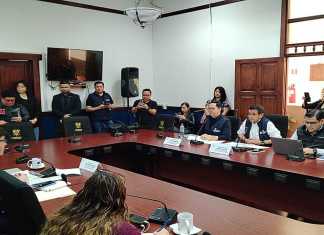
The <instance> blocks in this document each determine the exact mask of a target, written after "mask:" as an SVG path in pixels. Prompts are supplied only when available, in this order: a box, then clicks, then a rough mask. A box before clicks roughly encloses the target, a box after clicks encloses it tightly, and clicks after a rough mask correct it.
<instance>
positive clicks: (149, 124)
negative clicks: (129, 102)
mask: <svg viewBox="0 0 324 235" xmlns="http://www.w3.org/2000/svg"><path fill="white" fill-rule="evenodd" d="M151 96H152V91H151V89H144V90H143V91H142V99H141V100H136V101H135V102H134V105H133V107H132V112H133V113H135V114H136V121H137V122H138V123H139V125H140V127H143V128H149V129H153V128H155V126H156V113H157V103H156V101H154V100H151Z"/></svg>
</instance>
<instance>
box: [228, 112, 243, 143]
mask: <svg viewBox="0 0 324 235" xmlns="http://www.w3.org/2000/svg"><path fill="white" fill-rule="evenodd" d="M226 118H228V119H229V120H230V122H231V135H232V136H231V138H232V140H235V139H236V138H237V131H238V129H239V128H240V124H241V119H240V118H237V117H235V116H226Z"/></svg>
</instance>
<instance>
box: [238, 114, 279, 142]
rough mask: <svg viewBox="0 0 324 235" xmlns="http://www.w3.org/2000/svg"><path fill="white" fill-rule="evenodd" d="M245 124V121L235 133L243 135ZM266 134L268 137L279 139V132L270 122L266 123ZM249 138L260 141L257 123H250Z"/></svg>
mask: <svg viewBox="0 0 324 235" xmlns="http://www.w3.org/2000/svg"><path fill="white" fill-rule="evenodd" d="M245 124H246V119H245V120H244V122H243V123H242V125H241V126H240V129H239V130H238V131H237V134H239V135H245ZM267 133H268V135H269V136H270V137H276V138H281V134H280V131H279V130H278V129H277V128H276V127H275V125H274V124H273V122H271V121H268V123H267ZM249 138H250V139H256V140H260V138H259V126H258V123H252V126H251V130H250V137H249Z"/></svg>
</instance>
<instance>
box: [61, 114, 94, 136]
mask: <svg viewBox="0 0 324 235" xmlns="http://www.w3.org/2000/svg"><path fill="white" fill-rule="evenodd" d="M63 127H64V135H65V136H66V137H69V136H78V135H84V134H91V133H92V128H91V123H90V119H89V117H87V116H75V117H70V118H64V119H63Z"/></svg>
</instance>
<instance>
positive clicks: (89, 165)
mask: <svg viewBox="0 0 324 235" xmlns="http://www.w3.org/2000/svg"><path fill="white" fill-rule="evenodd" d="M98 166H99V162H96V161H93V160H89V159H87V158H82V159H81V162H80V166H79V168H80V169H82V170H86V171H90V172H95V171H96V170H97V168H98Z"/></svg>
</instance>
